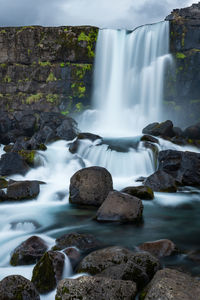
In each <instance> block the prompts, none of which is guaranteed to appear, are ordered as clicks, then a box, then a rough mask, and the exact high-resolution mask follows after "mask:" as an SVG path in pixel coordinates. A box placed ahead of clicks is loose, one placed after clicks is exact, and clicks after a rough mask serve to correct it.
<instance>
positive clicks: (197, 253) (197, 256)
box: [187, 250, 200, 264]
mask: <svg viewBox="0 0 200 300" xmlns="http://www.w3.org/2000/svg"><path fill="white" fill-rule="evenodd" d="M187 258H188V259H190V260H192V261H194V262H195V263H197V264H200V250H192V251H189V253H188V254H187Z"/></svg>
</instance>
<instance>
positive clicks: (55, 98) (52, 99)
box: [46, 94, 59, 103]
mask: <svg viewBox="0 0 200 300" xmlns="http://www.w3.org/2000/svg"><path fill="white" fill-rule="evenodd" d="M46 99H47V102H50V103H55V102H57V101H58V99H59V95H58V94H48V95H47V96H46Z"/></svg>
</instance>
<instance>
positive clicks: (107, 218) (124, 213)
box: [96, 191, 143, 222]
mask: <svg viewBox="0 0 200 300" xmlns="http://www.w3.org/2000/svg"><path fill="white" fill-rule="evenodd" d="M142 212H143V205H142V201H141V199H139V198H136V197H133V196H130V195H128V194H125V193H120V192H117V191H113V192H110V193H109V194H108V196H107V198H106V199H105V201H104V202H103V204H102V205H101V206H100V208H99V209H98V211H97V213H96V220H97V221H98V222H138V221H140V220H141V218H142Z"/></svg>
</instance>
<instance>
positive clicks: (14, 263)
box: [10, 252, 19, 267]
mask: <svg viewBox="0 0 200 300" xmlns="http://www.w3.org/2000/svg"><path fill="white" fill-rule="evenodd" d="M18 261H19V254H18V253H17V252H14V253H13V254H12V256H11V259H10V264H11V266H13V267H15V266H17V265H18Z"/></svg>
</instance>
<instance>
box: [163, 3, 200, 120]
mask: <svg viewBox="0 0 200 300" xmlns="http://www.w3.org/2000/svg"><path fill="white" fill-rule="evenodd" d="M166 19H167V20H169V21H170V50H171V53H172V54H173V57H174V69H173V70H169V72H168V74H167V80H166V85H165V107H166V109H167V108H168V109H169V117H170V118H173V119H176V120H177V121H178V123H179V124H181V123H182V124H183V125H189V124H191V123H194V122H198V121H200V114H199V113H200V71H199V67H200V3H199V4H193V5H192V6H191V7H188V8H184V9H176V10H174V11H173V12H172V13H171V15H169V16H168V17H167V18H166Z"/></svg>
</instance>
